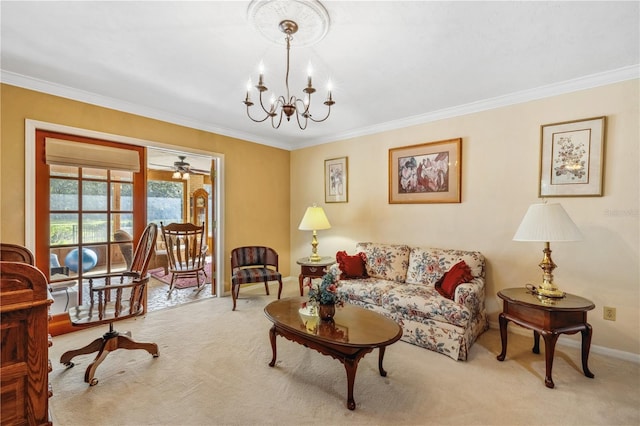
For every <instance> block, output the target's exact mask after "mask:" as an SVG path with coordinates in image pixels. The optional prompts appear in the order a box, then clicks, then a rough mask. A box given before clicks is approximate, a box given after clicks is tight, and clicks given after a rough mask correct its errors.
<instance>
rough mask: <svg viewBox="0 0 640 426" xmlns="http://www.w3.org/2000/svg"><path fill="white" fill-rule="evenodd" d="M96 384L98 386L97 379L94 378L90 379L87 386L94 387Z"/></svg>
mask: <svg viewBox="0 0 640 426" xmlns="http://www.w3.org/2000/svg"><path fill="white" fill-rule="evenodd" d="M97 384H98V379H96V378H95V377H94V378H93V379H91V381H90V382H89V386H95V385H97Z"/></svg>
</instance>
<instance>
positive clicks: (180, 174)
mask: <svg viewBox="0 0 640 426" xmlns="http://www.w3.org/2000/svg"><path fill="white" fill-rule="evenodd" d="M186 159H187V157H186V156H184V155H179V156H178V161H176V162H174V163H173V166H167V165H164V164H153V163H152V164H151V165H153V166H158V167H163V168H168V169H173V170H174V173H173V178H174V179H189V175H190V174H198V175H206V176H208V175H209V174H210V173H211V172H210V171H209V170H204V169H197V168H194V167H191V164H189V163H187V162H186V161H185V160H186Z"/></svg>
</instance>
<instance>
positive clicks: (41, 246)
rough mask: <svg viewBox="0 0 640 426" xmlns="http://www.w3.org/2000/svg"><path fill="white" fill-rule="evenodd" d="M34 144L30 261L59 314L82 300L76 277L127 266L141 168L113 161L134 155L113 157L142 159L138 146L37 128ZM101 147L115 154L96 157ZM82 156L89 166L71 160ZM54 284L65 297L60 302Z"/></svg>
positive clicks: (138, 216) (138, 224) (138, 215)
mask: <svg viewBox="0 0 640 426" xmlns="http://www.w3.org/2000/svg"><path fill="white" fill-rule="evenodd" d="M50 141H54V143H53V144H49V142H50ZM36 144H37V146H38V149H37V151H36V152H37V154H36V188H37V190H36V192H37V194H36V262H37V264H38V265H37V266H38V267H39V268H40V269H41V270H42V271H47V272H48V275H49V281H50V283H51V287H52V292H53V295H54V300H55V301H56V303H54V305H53V307H52V312H53V313H60V312H63V311H65V310H67V309H68V308H70V307H72V306H75V305H76V304H78V303H82V302H86V301H88V300H89V294H87V292H88V290H87V288H85V287H84V286H83V285H80V283H82V282H83V279H85V278H88V277H91V276H95V275H99V274H104V273H111V272H116V271H122V270H127V269H128V268H129V266H130V264H131V260H132V257H133V247H134V246H135V241H137V238H138V237H139V235H140V234H141V233H142V230H143V229H144V227H145V225H146V222H145V202H144V180H143V173H141V172H139V167H137V169H138V170H114V169H112V167H113V168H133V167H132V166H131V164H133V163H135V161H132V162H130V164H129V165H126V166H123V165H122V164H119V163H118V162H117V158H118V153H123V158H132V157H133V156H132V155H131V153H132V152H133V153H134V154H135V158H139V156H140V155H142V156H143V158H144V149H143V148H142V147H128V146H126V145H121V144H114V143H110V142H106V141H97V140H89V139H87V138H79V137H72V136H67V135H60V134H55V133H50V132H44V131H42V132H41V131H38V132H37V133H36ZM61 147H62V148H61ZM75 147H77V149H75ZM61 149H67V150H72V151H73V152H74V154H78V153H79V152H81V153H84V155H85V157H83V156H81V155H77V156H76V158H73V156H71V155H64V151H61ZM92 152H95V153H97V154H96V155H93V157H94V158H93V160H92V159H91V158H89V157H91V156H92ZM105 152H108V153H110V154H112V158H110V160H115V161H110V162H109V163H104V162H103V164H101V163H100V161H102V160H103V158H101V157H102V155H101V154H103V153H105ZM53 153H57V154H56V155H53ZM60 154H62V155H60ZM70 159H73V163H72V162H70ZM82 161H86V162H87V164H90V166H86V165H83V164H78V163H81V162H82ZM123 163H125V162H123ZM136 199H138V200H142V202H136V201H135V200H136ZM60 289H61V290H64V291H65V292H66V295H67V296H68V297H67V298H66V301H65V303H61V304H59V303H57V302H58V300H59V298H56V293H57V290H60ZM62 300H65V298H62Z"/></svg>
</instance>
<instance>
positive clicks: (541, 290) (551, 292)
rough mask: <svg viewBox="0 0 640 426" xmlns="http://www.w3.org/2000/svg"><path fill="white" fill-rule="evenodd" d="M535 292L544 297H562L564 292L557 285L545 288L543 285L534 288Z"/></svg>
mask: <svg viewBox="0 0 640 426" xmlns="http://www.w3.org/2000/svg"><path fill="white" fill-rule="evenodd" d="M536 294H538V295H539V296H544V297H552V298H554V299H562V298H563V297H564V296H565V294H564V291H560V290H559V289H558V287H555V286H554V287H551V288H545V287H543V286H540V287H537V288H536Z"/></svg>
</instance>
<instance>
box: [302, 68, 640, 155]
mask: <svg viewBox="0 0 640 426" xmlns="http://www.w3.org/2000/svg"><path fill="white" fill-rule="evenodd" d="M634 79H640V64H636V65H631V66H628V67H623V68H618V69H615V70H610V71H605V72H601V73H597V74H591V75H588V76H584V77H580V78H576V79H573V80H567V81H563V82H560V83H554V84H550V85H547V86H541V87H537V88H534V89H528V90H523V91H520V92H514V93H510V94H507V95H504V96H498V97H495V98H490V99H485V100H482V101H478V102H471V103H468V104H464V105H458V106H455V107H451V108H445V109H441V110H438V111H433V112H429V113H426V114H420V115H414V116H411V117H406V118H402V119H400V120H394V121H387V122H385V123H380V124H376V125H374V126H369V127H363V128H360V129H355V130H352V131H349V132H343V133H337V134H333V135H328V136H327V137H324V138H318V139H314V140H308V141H303V142H302V143H301V144H299V145H298V146H296V148H295V149H300V148H308V147H310V146H314V145H322V144H325V143H330V142H336V141H340V140H345V139H351V138H356V137H361V136H367V135H372V134H376V133H382V132H387V131H390V130H397V129H402V128H405V127H411V126H416V125H419V124H426V123H430V122H434V121H438V120H444V119H447V118H453V117H459V116H463V115H467V114H473V113H477V112H482V111H488V110H491V109H496V108H502V107H505V106H510V105H515V104H520V103H525V102H531V101H534V100H538V99H543V98H550V97H553V96H558V95H562V94H566V93H571V92H577V91H580V90H586V89H591V88H595V87H599V86H606V85H608V84H614V83H619V82H622V81H627V80H634Z"/></svg>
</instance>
